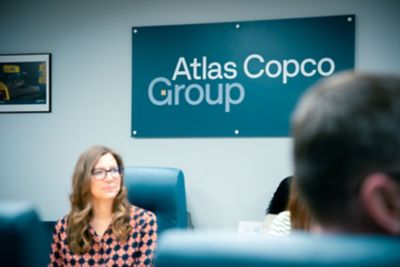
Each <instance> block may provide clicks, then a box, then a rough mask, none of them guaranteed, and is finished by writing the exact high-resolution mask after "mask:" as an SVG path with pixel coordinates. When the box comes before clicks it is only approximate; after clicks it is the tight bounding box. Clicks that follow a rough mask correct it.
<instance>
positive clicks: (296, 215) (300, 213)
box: [287, 177, 311, 230]
mask: <svg viewBox="0 0 400 267" xmlns="http://www.w3.org/2000/svg"><path fill="white" fill-rule="evenodd" d="M287 209H288V210H289V211H290V222H291V224H292V229H295V230H309V229H310V224H311V217H310V211H309V209H308V207H307V205H306V203H305V202H304V200H303V199H302V197H301V196H300V195H299V191H298V189H297V182H296V177H292V179H291V181H290V193H289V202H288V206H287Z"/></svg>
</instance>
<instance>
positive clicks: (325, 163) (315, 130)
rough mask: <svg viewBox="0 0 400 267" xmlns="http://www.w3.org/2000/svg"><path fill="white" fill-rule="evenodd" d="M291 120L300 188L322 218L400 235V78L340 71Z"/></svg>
mask: <svg viewBox="0 0 400 267" xmlns="http://www.w3.org/2000/svg"><path fill="white" fill-rule="evenodd" d="M292 119H293V121H292V130H293V138H294V166H295V176H296V177H297V179H298V186H299V188H298V189H299V191H300V194H301V195H302V196H303V197H304V199H305V200H306V203H307V204H308V205H309V208H310V210H311V213H312V216H313V218H314V220H315V221H316V223H317V225H318V226H319V227H321V229H322V230H323V231H344V232H366V233H367V232H370V233H382V234H390V235H400V79H399V78H398V77H397V78H396V77H389V76H383V75H372V74H357V73H353V72H346V73H341V74H338V75H335V76H333V77H330V78H327V79H325V80H323V81H321V82H319V83H318V84H316V85H315V86H314V87H313V88H311V89H310V90H309V91H308V92H307V93H306V94H305V95H304V96H303V97H302V99H301V100H300V102H299V104H298V106H297V108H296V110H295V112H294V115H293V118H292Z"/></svg>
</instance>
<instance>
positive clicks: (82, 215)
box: [49, 146, 157, 266]
mask: <svg viewBox="0 0 400 267" xmlns="http://www.w3.org/2000/svg"><path fill="white" fill-rule="evenodd" d="M123 178H124V176H123V162H122V159H121V157H120V156H119V155H118V154H117V153H115V152H114V151H112V150H110V149H108V148H106V147H102V146H94V147H92V148H90V149H88V150H87V151H85V152H84V153H83V154H82V155H81V156H80V158H79V160H78V162H77V163H76V166H75V171H74V174H73V180H72V193H71V195H70V202H71V211H70V213H69V214H68V215H67V216H65V217H64V218H62V219H61V220H59V221H58V222H57V223H56V226H55V232H54V234H53V244H52V246H51V254H50V264H49V266H76V265H79V266H99V265H100V266H149V265H151V264H152V261H153V256H154V249H155V246H156V240H157V223H156V217H155V215H154V213H152V212H150V211H147V210H143V209H141V208H139V207H135V206H133V205H130V204H129V203H128V200H127V197H126V195H127V194H126V188H125V187H124V186H123V184H124V183H123V182H124V181H123Z"/></svg>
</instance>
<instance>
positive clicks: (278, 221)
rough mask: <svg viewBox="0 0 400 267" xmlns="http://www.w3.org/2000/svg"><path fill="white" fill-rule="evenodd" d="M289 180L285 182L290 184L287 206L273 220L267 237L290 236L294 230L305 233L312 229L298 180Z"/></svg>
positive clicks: (291, 178)
mask: <svg viewBox="0 0 400 267" xmlns="http://www.w3.org/2000/svg"><path fill="white" fill-rule="evenodd" d="M288 178H289V177H288ZM288 178H285V180H284V181H285V183H287V180H289V183H290V185H289V186H288V187H289V190H288V191H289V194H288V198H287V202H288V203H287V206H286V208H285V209H284V210H283V211H281V212H279V213H278V215H276V216H275V217H274V218H273V219H272V221H271V224H270V226H269V229H268V231H267V235H270V236H284V235H289V234H290V232H291V231H292V230H300V231H305V230H309V228H310V223H311V219H310V214H309V211H308V208H307V206H306V204H305V203H304V201H303V200H302V199H301V198H300V196H299V194H298V190H297V185H296V178H293V177H290V178H289V179H288ZM281 184H282V183H281Z"/></svg>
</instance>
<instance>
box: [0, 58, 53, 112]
mask: <svg viewBox="0 0 400 267" xmlns="http://www.w3.org/2000/svg"><path fill="white" fill-rule="evenodd" d="M50 58H51V54H18V55H0V112H50V111H51V97H50V96H51V90H50V81H51V80H50V69H51V68H50Z"/></svg>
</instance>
